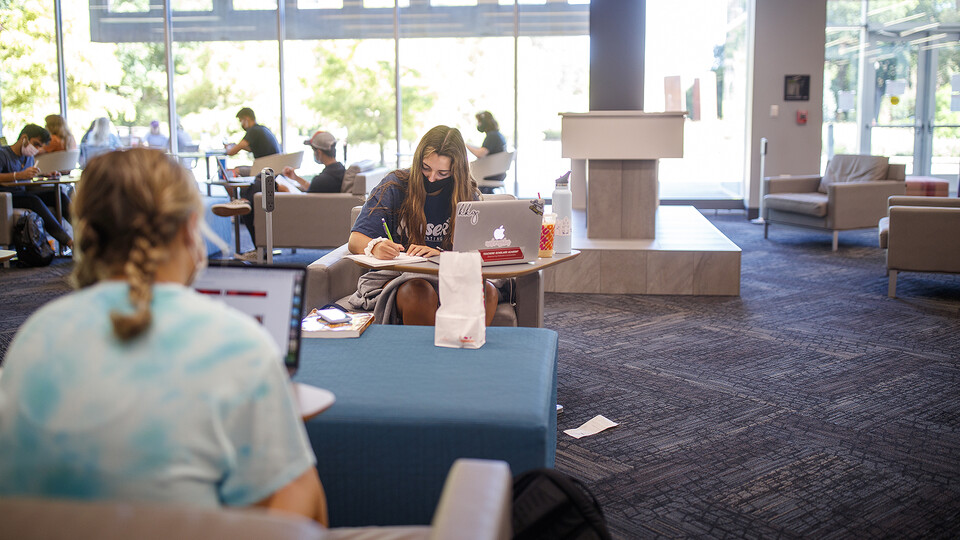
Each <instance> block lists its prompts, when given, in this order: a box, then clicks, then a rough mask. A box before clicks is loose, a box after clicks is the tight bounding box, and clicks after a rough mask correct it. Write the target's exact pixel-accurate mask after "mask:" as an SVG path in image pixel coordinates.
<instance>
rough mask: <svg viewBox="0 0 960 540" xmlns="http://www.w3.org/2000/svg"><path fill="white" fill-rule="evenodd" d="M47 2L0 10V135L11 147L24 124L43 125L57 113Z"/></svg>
mask: <svg viewBox="0 0 960 540" xmlns="http://www.w3.org/2000/svg"><path fill="white" fill-rule="evenodd" d="M48 8H49V6H48V2H45V1H41V0H25V1H24V2H23V7H22V8H20V9H17V8H15V9H2V10H0V28H2V30H0V31H2V33H3V46H2V47H0V99H2V102H0V107H2V108H0V112H2V116H0V119H2V122H3V127H2V129H0V135H3V136H4V137H6V139H7V142H8V144H13V143H14V142H16V141H15V139H16V137H17V135H18V134H19V133H20V130H21V129H23V126H25V125H27V124H38V125H41V126H42V125H43V123H44V122H43V118H44V117H45V116H46V115H48V114H57V113H59V112H60V91H59V90H58V88H59V86H58V83H57V45H56V36H55V34H54V32H55V29H56V26H55V24H54V17H53V13H52V12H51V11H50V10H49V9H48Z"/></svg>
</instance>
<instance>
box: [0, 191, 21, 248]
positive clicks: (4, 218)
mask: <svg viewBox="0 0 960 540" xmlns="http://www.w3.org/2000/svg"><path fill="white" fill-rule="evenodd" d="M18 217H20V212H19V211H14V209H13V195H11V194H9V193H7V192H5V191H0V247H2V246H11V245H13V224H14V223H16V222H17V218H18Z"/></svg>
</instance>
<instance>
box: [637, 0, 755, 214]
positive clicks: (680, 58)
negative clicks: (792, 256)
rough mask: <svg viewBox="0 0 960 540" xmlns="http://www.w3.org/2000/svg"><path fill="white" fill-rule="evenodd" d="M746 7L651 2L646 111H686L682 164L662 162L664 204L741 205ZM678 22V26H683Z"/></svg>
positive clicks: (740, 2)
mask: <svg viewBox="0 0 960 540" xmlns="http://www.w3.org/2000/svg"><path fill="white" fill-rule="evenodd" d="M746 4H747V3H746V1H745V0H727V1H724V2H718V1H717V0H687V1H685V2H648V3H647V20H646V32H647V34H646V50H647V51H648V52H649V51H658V54H647V55H646V58H645V64H644V94H643V96H644V109H645V110H647V111H683V110H685V111H688V113H689V114H688V116H687V120H686V125H685V126H684V145H683V146H684V148H683V159H663V160H660V171H659V177H660V197H661V199H682V200H704V199H741V198H742V193H743V184H744V140H745V136H744V135H745V131H744V130H745V128H746V122H745V114H746V103H747V93H746V82H747V70H746V44H747V24H748V22H747V21H748V18H747V5H746ZM679 21H682V23H680V22H679Z"/></svg>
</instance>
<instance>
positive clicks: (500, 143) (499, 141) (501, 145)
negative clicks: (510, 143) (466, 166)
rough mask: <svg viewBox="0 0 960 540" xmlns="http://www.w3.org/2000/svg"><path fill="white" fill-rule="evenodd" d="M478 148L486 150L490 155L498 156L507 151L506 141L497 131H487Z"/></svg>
mask: <svg viewBox="0 0 960 540" xmlns="http://www.w3.org/2000/svg"><path fill="white" fill-rule="evenodd" d="M480 146H482V147H484V148H486V149H487V150H488V151H489V152H490V153H491V154H499V153H500V152H503V151H504V150H506V149H507V139H505V138H504V137H503V133H500V132H499V131H488V132H487V136H486V137H484V138H483V144H481V145H480Z"/></svg>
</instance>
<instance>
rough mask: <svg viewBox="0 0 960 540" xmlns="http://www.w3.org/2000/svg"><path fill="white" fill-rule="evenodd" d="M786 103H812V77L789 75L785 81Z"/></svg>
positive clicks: (784, 98) (784, 97)
mask: <svg viewBox="0 0 960 540" xmlns="http://www.w3.org/2000/svg"><path fill="white" fill-rule="evenodd" d="M783 100H784V101H810V76H809V75H787V76H786V77H784V79H783Z"/></svg>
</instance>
